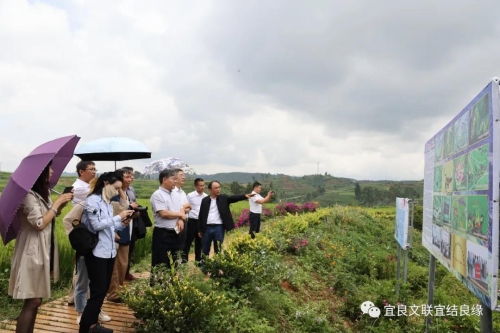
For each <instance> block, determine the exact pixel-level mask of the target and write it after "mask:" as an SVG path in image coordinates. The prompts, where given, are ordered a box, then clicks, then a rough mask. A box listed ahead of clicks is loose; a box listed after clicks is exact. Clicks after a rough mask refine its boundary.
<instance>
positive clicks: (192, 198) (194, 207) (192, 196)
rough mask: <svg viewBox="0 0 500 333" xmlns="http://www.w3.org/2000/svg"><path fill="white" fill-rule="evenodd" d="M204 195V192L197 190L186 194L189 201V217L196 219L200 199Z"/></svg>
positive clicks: (198, 212)
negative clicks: (199, 192)
mask: <svg viewBox="0 0 500 333" xmlns="http://www.w3.org/2000/svg"><path fill="white" fill-rule="evenodd" d="M206 196H207V194H206V193H204V192H203V193H201V194H198V192H196V191H193V192H191V193H189V194H188V195H187V199H188V201H189V204H190V205H191V210H190V211H189V218H190V219H198V216H199V214H200V206H201V199H203V198H204V197H206Z"/></svg>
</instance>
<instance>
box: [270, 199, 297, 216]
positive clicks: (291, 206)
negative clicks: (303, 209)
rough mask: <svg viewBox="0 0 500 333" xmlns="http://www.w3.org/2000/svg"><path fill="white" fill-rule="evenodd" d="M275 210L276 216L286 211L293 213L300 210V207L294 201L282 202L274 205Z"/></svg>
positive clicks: (284, 213)
mask: <svg viewBox="0 0 500 333" xmlns="http://www.w3.org/2000/svg"><path fill="white" fill-rule="evenodd" d="M274 209H275V212H276V215H278V216H283V215H286V214H287V213H290V214H295V213H299V212H300V207H299V205H297V204H296V203H295V202H284V203H280V204H279V205H277V206H276V208H274Z"/></svg>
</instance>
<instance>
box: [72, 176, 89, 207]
mask: <svg viewBox="0 0 500 333" xmlns="http://www.w3.org/2000/svg"><path fill="white" fill-rule="evenodd" d="M89 192H90V185H89V184H88V183H86V182H84V181H83V180H81V179H80V178H78V179H77V180H76V181H75V182H74V183H73V200H72V201H71V202H72V203H73V206H74V205H77V204H78V202H81V203H82V204H83V202H84V201H85V200H86V199H87V195H88V194H89Z"/></svg>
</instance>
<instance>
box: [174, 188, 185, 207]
mask: <svg viewBox="0 0 500 333" xmlns="http://www.w3.org/2000/svg"><path fill="white" fill-rule="evenodd" d="M172 194H175V195H176V196H177V200H179V202H180V203H181V205H184V204H185V203H188V198H187V195H186V192H184V190H183V189H182V188H178V187H177V186H176V187H174V189H173V190H172Z"/></svg>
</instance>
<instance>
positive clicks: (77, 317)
mask: <svg viewBox="0 0 500 333" xmlns="http://www.w3.org/2000/svg"><path fill="white" fill-rule="evenodd" d="M80 319H82V315H79V316H76V324H77V325H80Z"/></svg>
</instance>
